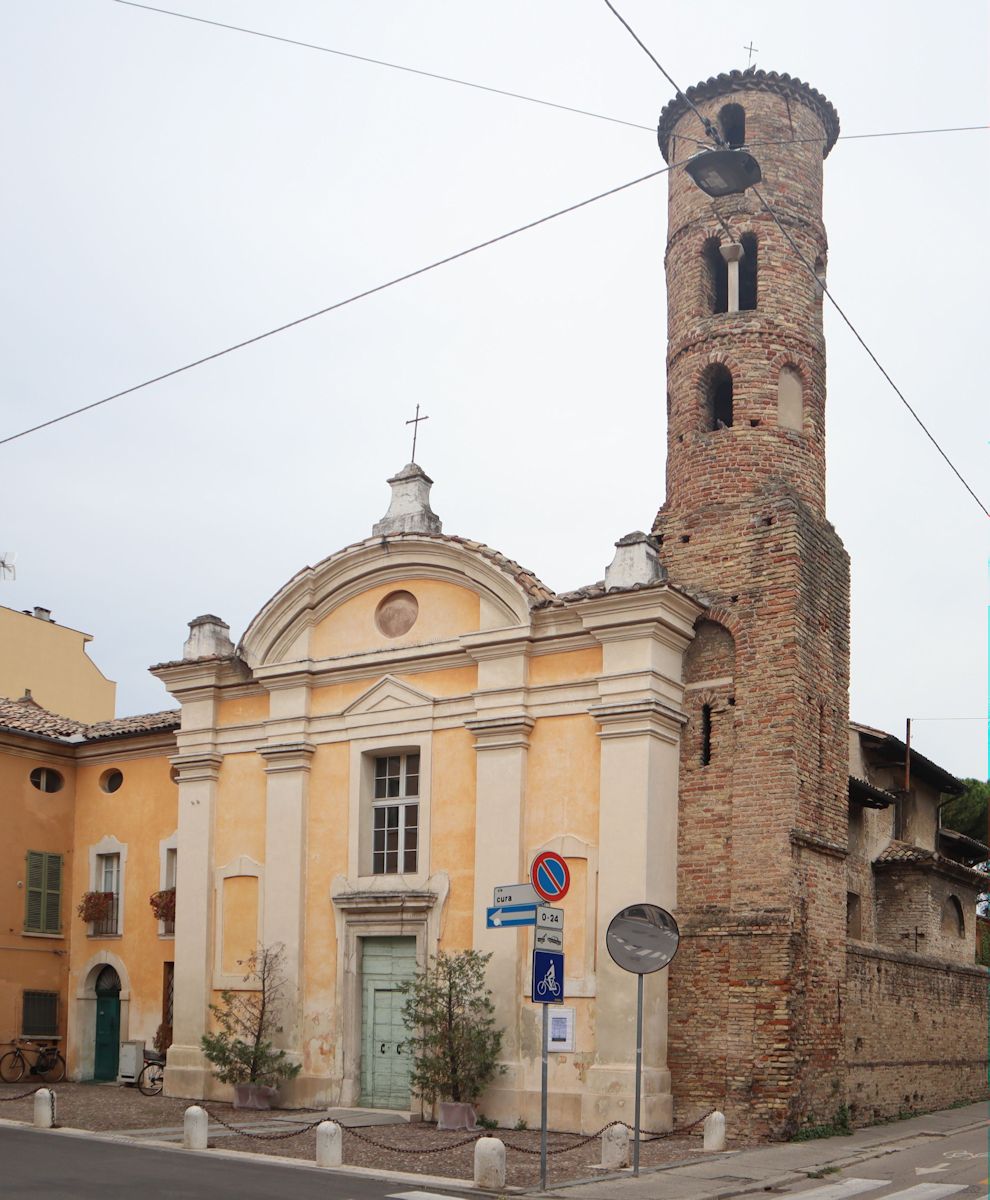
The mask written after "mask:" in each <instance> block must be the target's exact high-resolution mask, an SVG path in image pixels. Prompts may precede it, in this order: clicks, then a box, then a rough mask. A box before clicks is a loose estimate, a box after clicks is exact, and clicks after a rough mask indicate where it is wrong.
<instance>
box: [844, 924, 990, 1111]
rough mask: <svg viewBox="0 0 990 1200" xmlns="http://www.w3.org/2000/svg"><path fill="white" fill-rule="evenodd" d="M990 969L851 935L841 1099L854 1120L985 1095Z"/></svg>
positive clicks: (986, 1090) (928, 1108)
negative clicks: (870, 943) (858, 939)
mask: <svg viewBox="0 0 990 1200" xmlns="http://www.w3.org/2000/svg"><path fill="white" fill-rule="evenodd" d="M988 1000H990V971H988V970H987V968H986V967H978V966H976V965H973V966H969V965H968V964H961V963H950V962H946V961H945V960H934V959H931V958H926V957H924V956H922V955H918V954H911V953H909V952H907V951H897V950H887V949H883V948H881V947H879V946H867V945H864V944H862V943H859V942H854V941H850V942H849V943H848V945H847V947H846V996H845V1004H844V1009H845V1012H844V1014H843V1015H844V1018H845V1021H844V1024H845V1029H846V1055H847V1063H848V1069H847V1080H846V1102H847V1104H848V1105H849V1108H850V1111H851V1114H852V1120H853V1122H854V1123H855V1124H856V1125H867V1124H869V1123H870V1122H871V1121H876V1120H883V1119H886V1118H890V1117H896V1116H898V1115H899V1114H900V1113H904V1112H912V1111H930V1110H932V1109H938V1108H945V1107H947V1106H948V1105H950V1104H957V1103H959V1102H960V1101H965V1100H973V1101H975V1100H985V1099H988V1098H990V1091H988V1087H987V1069H988V1063H990V1058H988V1042H987V1028H988V1026H987V1021H988V1016H990V1004H988Z"/></svg>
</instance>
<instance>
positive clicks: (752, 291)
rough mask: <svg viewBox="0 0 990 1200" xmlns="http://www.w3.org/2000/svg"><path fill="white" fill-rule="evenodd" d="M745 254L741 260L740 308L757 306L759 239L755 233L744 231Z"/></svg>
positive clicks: (741, 239) (742, 239) (743, 245)
mask: <svg viewBox="0 0 990 1200" xmlns="http://www.w3.org/2000/svg"><path fill="white" fill-rule="evenodd" d="M739 240H740V241H741V242H742V248H743V256H742V258H741V259H740V260H739V309H740V311H743V310H745V309H750V308H756V264H757V241H756V234H755V233H744V234H743V235H742V237H741V238H740V239H739Z"/></svg>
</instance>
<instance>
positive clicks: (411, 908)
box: [330, 890, 437, 916]
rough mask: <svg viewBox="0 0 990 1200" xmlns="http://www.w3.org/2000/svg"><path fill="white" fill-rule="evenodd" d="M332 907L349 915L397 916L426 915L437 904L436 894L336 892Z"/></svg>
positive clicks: (412, 892) (332, 898) (422, 892)
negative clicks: (406, 914)
mask: <svg viewBox="0 0 990 1200" xmlns="http://www.w3.org/2000/svg"><path fill="white" fill-rule="evenodd" d="M330 899H331V900H332V901H333V904H334V907H336V908H339V909H340V911H341V912H345V913H349V914H352V915H353V914H358V913H359V914H364V915H367V914H374V915H376V916H377V915H381V916H399V915H401V914H402V913H426V912H429V911H430V909H431V908H433V906H434V905H435V904H436V902H437V894H436V892H426V891H404V890H402V891H398V890H397V891H394V892H392V891H381V892H379V891H374V892H338V893H337V894H336V895H332V896H331V897H330Z"/></svg>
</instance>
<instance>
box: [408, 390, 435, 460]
mask: <svg viewBox="0 0 990 1200" xmlns="http://www.w3.org/2000/svg"><path fill="white" fill-rule="evenodd" d="M429 419H430V418H429V417H428V416H427V417H421V416H420V415H419V405H418V404H417V405H416V415H415V416H414V417H412V418H410V420H408V421H407V422H406V424H407V425H411V426H412V427H413V448H412V458H411V459H410V460H409V461H410V462H415V461H416V437H417V435H418V434H419V423H420V421H428V420H429Z"/></svg>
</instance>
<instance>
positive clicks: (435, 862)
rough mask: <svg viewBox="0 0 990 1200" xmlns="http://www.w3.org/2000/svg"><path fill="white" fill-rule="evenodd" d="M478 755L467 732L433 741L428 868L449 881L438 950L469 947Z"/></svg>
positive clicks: (455, 732) (443, 733)
mask: <svg viewBox="0 0 990 1200" xmlns="http://www.w3.org/2000/svg"><path fill="white" fill-rule="evenodd" d="M476 763H477V754H476V753H475V749H474V739H473V737H472V736H471V734H470V732H469V731H468V730H466V729H444V730H439V731H438V732H437V733H435V734H434V735H433V761H432V770H433V784H432V789H431V796H430V864H431V869H433V870H443V871H446V872H447V874H448V875H449V877H450V895H449V897H448V899H447V911H446V913H445V914H444V918H443V922H442V924H441V930H440V948H441V949H443V950H448V951H454V950H467V949H470V947H471V937H472V922H473V919H474V901H475V897H474V809H475V770H476Z"/></svg>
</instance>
